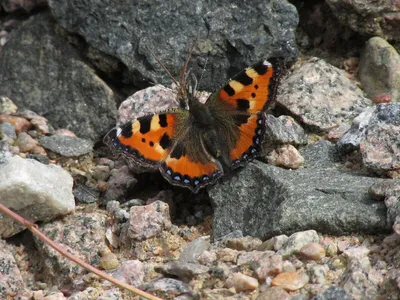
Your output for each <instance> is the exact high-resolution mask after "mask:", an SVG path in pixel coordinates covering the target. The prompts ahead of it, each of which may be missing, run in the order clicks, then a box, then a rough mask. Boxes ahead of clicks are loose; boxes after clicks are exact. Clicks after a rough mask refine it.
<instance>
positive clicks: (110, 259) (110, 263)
mask: <svg viewBox="0 0 400 300" xmlns="http://www.w3.org/2000/svg"><path fill="white" fill-rule="evenodd" d="M100 266H101V267H102V268H103V269H104V270H113V269H116V268H118V267H119V261H118V258H117V256H116V255H115V254H114V253H112V252H111V251H110V249H108V248H105V249H102V250H100Z"/></svg>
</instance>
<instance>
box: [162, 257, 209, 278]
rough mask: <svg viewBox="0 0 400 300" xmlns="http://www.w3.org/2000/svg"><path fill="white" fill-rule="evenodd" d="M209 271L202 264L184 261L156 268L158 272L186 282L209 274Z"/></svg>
mask: <svg viewBox="0 0 400 300" xmlns="http://www.w3.org/2000/svg"><path fill="white" fill-rule="evenodd" d="M208 270H209V268H208V267H206V266H203V265H201V264H198V263H189V262H183V261H171V262H168V263H166V264H164V265H161V266H159V267H158V268H156V271H157V272H161V273H164V274H169V275H174V276H177V277H178V278H180V279H182V280H185V281H186V280H189V281H190V280H191V279H193V277H195V276H196V275H199V274H204V273H207V272H208Z"/></svg>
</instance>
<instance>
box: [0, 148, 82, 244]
mask: <svg viewBox="0 0 400 300" xmlns="http://www.w3.org/2000/svg"><path fill="white" fill-rule="evenodd" d="M72 184H73V180H72V177H71V175H70V174H69V173H68V172H66V171H64V170H63V169H62V168H61V167H59V166H56V165H44V164H41V163H40V162H38V161H36V160H32V159H23V158H21V157H19V156H14V157H11V158H9V159H7V160H6V161H5V163H2V164H0V202H1V203H2V204H4V205H5V206H7V207H8V208H10V209H11V210H13V211H15V212H16V213H18V214H20V215H21V216H23V217H24V218H26V219H28V220H30V221H31V222H36V221H47V220H51V219H53V218H55V217H57V216H60V215H66V214H68V213H70V212H71V211H73V210H74V209H75V201H74V196H73V194H72ZM24 229H25V227H24V226H22V225H20V224H19V223H17V222H15V221H12V220H10V218H9V217H6V216H4V215H3V214H0V237H3V238H5V237H9V236H12V235H14V234H16V233H18V232H21V231H22V230H24Z"/></svg>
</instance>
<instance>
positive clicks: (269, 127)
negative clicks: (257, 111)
mask: <svg viewBox="0 0 400 300" xmlns="http://www.w3.org/2000/svg"><path fill="white" fill-rule="evenodd" d="M265 124H266V130H265V136H264V143H265V144H267V145H270V144H272V145H276V144H292V145H304V144H307V135H306V134H305V132H304V129H303V127H301V126H300V125H299V124H298V123H297V122H296V121H295V120H294V119H293V118H292V117H290V116H285V115H283V116H280V117H278V118H276V117H274V116H273V115H270V114H267V118H266V121H265Z"/></svg>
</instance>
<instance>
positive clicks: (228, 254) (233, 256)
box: [217, 248, 239, 262]
mask: <svg viewBox="0 0 400 300" xmlns="http://www.w3.org/2000/svg"><path fill="white" fill-rule="evenodd" d="M238 254H239V253H238V251H237V250H233V249H230V248H224V249H221V250H220V251H218V252H217V257H218V259H219V260H221V261H224V262H236V260H237V257H238Z"/></svg>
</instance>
